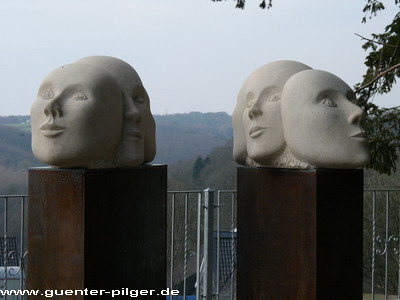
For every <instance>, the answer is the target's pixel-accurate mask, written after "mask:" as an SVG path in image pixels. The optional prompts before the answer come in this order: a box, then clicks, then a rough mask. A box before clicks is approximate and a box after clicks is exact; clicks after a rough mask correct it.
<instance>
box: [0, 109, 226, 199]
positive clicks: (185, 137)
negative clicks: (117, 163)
mask: <svg viewBox="0 0 400 300" xmlns="http://www.w3.org/2000/svg"><path fill="white" fill-rule="evenodd" d="M154 118H155V121H156V124H157V136H156V138H157V156H156V158H155V160H154V163H166V164H173V163H175V162H178V161H180V160H182V161H185V160H191V159H192V158H195V157H198V156H205V155H207V154H208V153H210V152H211V151H212V150H213V149H214V148H215V147H218V146H222V145H224V144H225V143H226V141H228V140H230V139H231V138H232V126H231V117H230V116H229V115H228V114H227V113H224V112H221V113H200V112H191V113H185V114H173V115H163V116H161V115H155V116H154ZM41 165H43V164H41V163H40V162H38V161H37V160H36V159H35V157H34V156H33V154H32V151H31V133H30V118H29V116H7V117H1V116H0V194H6V193H24V192H26V191H27V176H26V170H27V168H28V167H34V166H41Z"/></svg>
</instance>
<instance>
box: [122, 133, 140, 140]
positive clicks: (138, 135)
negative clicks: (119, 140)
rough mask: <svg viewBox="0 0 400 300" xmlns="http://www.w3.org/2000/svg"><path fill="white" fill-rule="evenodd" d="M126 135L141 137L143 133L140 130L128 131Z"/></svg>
mask: <svg viewBox="0 0 400 300" xmlns="http://www.w3.org/2000/svg"><path fill="white" fill-rule="evenodd" d="M125 135H127V136H130V137H133V138H135V139H140V138H141V137H142V134H141V133H140V132H139V131H127V132H126V133H125Z"/></svg>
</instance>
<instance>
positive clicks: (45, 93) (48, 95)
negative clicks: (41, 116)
mask: <svg viewBox="0 0 400 300" xmlns="http://www.w3.org/2000/svg"><path fill="white" fill-rule="evenodd" d="M39 95H40V97H42V98H43V99H52V98H54V92H53V91H52V90H50V89H47V90H44V91H43V92H41V93H39Z"/></svg>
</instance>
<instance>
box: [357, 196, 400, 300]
mask: <svg viewBox="0 0 400 300" xmlns="http://www.w3.org/2000/svg"><path fill="white" fill-rule="evenodd" d="M399 237H400V189H391V190H379V189H371V190H365V191H364V253H363V256H364V270H363V271H364V278H363V282H364V299H377V300H378V299H379V300H380V299H385V300H387V299H400V251H399V245H400V244H399Z"/></svg>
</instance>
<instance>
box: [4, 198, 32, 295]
mask: <svg viewBox="0 0 400 300" xmlns="http://www.w3.org/2000/svg"><path fill="white" fill-rule="evenodd" d="M27 200H28V196H26V195H0V220H1V221H2V222H1V224H0V226H1V227H2V228H1V227H0V232H1V231H2V232H3V236H2V237H1V239H0V240H1V242H0V253H1V255H0V256H1V257H0V289H1V290H5V289H8V290H24V288H25V274H24V271H25V265H24V263H25V259H26V256H27V253H28V252H27V247H26V234H25V233H26V232H27V230H26V229H27V228H26V224H27V222H26V218H27V216H26V207H27ZM10 224H12V226H11V225H10ZM0 298H4V299H9V300H11V299H23V296H21V295H18V296H16V295H15V296H2V295H0Z"/></svg>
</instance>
